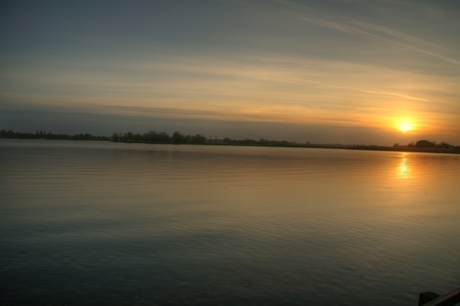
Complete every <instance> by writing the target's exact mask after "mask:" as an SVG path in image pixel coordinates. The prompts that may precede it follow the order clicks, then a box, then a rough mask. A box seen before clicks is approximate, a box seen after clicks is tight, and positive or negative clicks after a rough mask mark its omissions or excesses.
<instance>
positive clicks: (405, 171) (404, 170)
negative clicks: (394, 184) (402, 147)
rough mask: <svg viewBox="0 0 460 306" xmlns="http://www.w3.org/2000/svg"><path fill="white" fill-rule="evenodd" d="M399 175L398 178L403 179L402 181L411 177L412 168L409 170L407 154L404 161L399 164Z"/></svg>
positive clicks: (403, 157) (403, 158)
mask: <svg viewBox="0 0 460 306" xmlns="http://www.w3.org/2000/svg"><path fill="white" fill-rule="evenodd" d="M397 174H398V177H399V178H401V179H407V178H409V177H410V168H409V165H408V163H407V155H406V154H403V155H402V159H401V161H400V162H399V164H398V168H397Z"/></svg>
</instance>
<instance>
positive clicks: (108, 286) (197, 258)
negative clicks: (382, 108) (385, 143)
mask: <svg viewBox="0 0 460 306" xmlns="http://www.w3.org/2000/svg"><path fill="white" fill-rule="evenodd" d="M459 236H460V156H458V155H444V154H423V153H397V152H364V151H346V150H326V149H295V148H255V147H215V146H213V147H208V146H185V145H184V146H173V145H142V144H115V143H107V142H105V143H101V142H77V141H46V140H27V141H22V140H4V139H3V140H0V288H1V289H0V300H1V304H3V305H20V304H24V305H29V304H38V305H48V304H53V305H416V304H417V297H418V293H419V292H420V291H423V290H426V289H429V290H432V291H435V292H438V293H441V294H442V293H447V292H448V291H450V290H453V289H454V288H456V287H458V286H460V237H459Z"/></svg>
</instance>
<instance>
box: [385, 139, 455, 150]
mask: <svg viewBox="0 0 460 306" xmlns="http://www.w3.org/2000/svg"><path fill="white" fill-rule="evenodd" d="M394 147H401V146H400V145H399V143H395V144H394ZM407 147H410V148H433V149H434V148H438V149H459V148H460V147H459V146H457V147H456V146H454V145H451V144H450V143H447V142H444V141H442V142H439V143H437V142H436V141H428V140H418V141H416V142H414V141H412V142H410V143H408V144H407Z"/></svg>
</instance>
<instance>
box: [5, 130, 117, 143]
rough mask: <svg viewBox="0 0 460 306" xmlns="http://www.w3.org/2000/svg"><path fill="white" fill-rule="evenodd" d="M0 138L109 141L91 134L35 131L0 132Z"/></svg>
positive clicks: (108, 138) (107, 138)
mask: <svg viewBox="0 0 460 306" xmlns="http://www.w3.org/2000/svg"><path fill="white" fill-rule="evenodd" d="M0 137H1V138H18V139H62V140H99V141H109V140H110V137H107V136H93V135H91V134H88V133H86V134H75V135H67V134H53V133H51V132H48V133H47V132H46V131H36V132H35V133H21V132H13V131H12V130H8V131H6V130H1V131H0Z"/></svg>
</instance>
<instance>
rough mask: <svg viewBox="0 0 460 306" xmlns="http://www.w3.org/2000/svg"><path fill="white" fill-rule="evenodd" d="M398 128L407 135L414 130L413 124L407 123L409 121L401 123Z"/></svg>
mask: <svg viewBox="0 0 460 306" xmlns="http://www.w3.org/2000/svg"><path fill="white" fill-rule="evenodd" d="M398 127H399V130H400V131H401V132H403V133H407V132H409V131H412V129H413V126H412V123H410V122H407V121H403V122H401V123H400V124H399V126H398Z"/></svg>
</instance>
